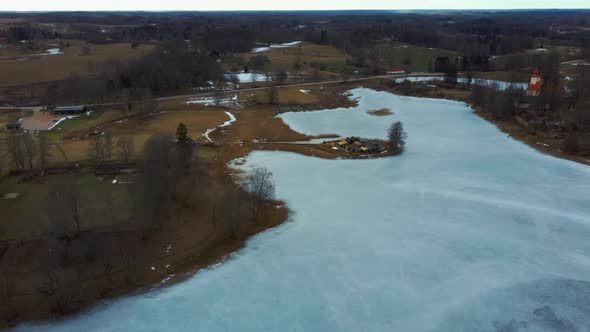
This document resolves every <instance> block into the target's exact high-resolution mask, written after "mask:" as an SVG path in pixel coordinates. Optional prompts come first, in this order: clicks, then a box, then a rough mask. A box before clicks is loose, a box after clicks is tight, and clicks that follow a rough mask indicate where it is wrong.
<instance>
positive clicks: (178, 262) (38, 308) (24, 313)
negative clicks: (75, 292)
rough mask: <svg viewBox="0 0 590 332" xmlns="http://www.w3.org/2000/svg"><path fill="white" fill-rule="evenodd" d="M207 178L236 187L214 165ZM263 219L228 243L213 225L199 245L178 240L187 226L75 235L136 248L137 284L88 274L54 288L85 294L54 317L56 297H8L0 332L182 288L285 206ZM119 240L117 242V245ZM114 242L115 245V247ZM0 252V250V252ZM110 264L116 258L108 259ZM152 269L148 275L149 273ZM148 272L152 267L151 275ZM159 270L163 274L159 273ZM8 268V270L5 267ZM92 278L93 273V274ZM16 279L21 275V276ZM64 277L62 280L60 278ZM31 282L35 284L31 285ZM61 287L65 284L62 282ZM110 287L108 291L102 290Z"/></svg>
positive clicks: (272, 204) (121, 274)
mask: <svg viewBox="0 0 590 332" xmlns="http://www.w3.org/2000/svg"><path fill="white" fill-rule="evenodd" d="M211 171H212V174H211V177H212V180H213V181H215V182H216V183H217V184H215V186H234V187H235V186H236V181H234V179H233V178H232V177H231V176H230V174H231V173H232V170H231V169H230V168H229V167H228V166H227V165H222V164H220V163H214V164H213V165H211ZM264 211H265V212H263V213H264V215H265V217H263V218H261V219H259V220H258V221H257V222H251V223H248V225H247V226H246V227H245V228H244V230H243V234H242V236H241V237H240V238H234V237H232V236H230V235H228V234H227V233H226V230H224V229H223V228H220V227H223V226H222V225H215V226H214V227H213V229H212V231H211V232H209V233H207V234H203V238H201V239H189V236H184V239H182V238H178V236H182V235H183V233H184V232H188V233H187V234H189V235H190V234H192V232H194V230H192V227H193V226H190V225H188V226H184V227H183V226H182V225H176V224H174V225H166V224H164V225H163V228H162V230H161V231H158V232H156V233H154V234H152V235H149V236H148V238H147V239H145V240H139V239H140V238H141V237H142V234H143V233H144V232H143V231H141V230H127V231H125V230H116V229H114V230H112V231H107V232H96V231H89V232H85V233H84V234H82V235H81V238H80V239H81V240H92V239H95V240H96V239H97V238H98V239H100V238H101V237H104V238H105V239H111V240H112V239H117V238H119V240H118V241H119V242H118V243H119V245H123V244H121V243H122V242H124V241H129V239H137V240H130V241H136V242H137V244H136V245H137V246H138V247H137V248H138V249H137V255H138V256H137V260H138V263H137V265H138V267H137V269H138V270H137V273H138V277H137V280H136V281H135V282H133V283H127V282H125V281H124V280H125V275H126V274H127V273H128V272H127V271H125V269H124V267H123V266H120V265H114V269H113V270H112V271H111V272H109V273H105V272H99V273H91V274H90V275H89V276H88V278H87V279H84V280H83V281H78V282H80V284H78V285H72V284H71V283H62V284H60V285H59V286H58V288H57V292H58V293H59V292H67V291H68V289H70V288H76V289H77V288H80V289H81V290H83V289H86V290H88V293H87V294H85V297H84V300H83V302H80V303H77V302H76V303H77V304H75V307H72V308H70V307H68V308H67V309H65V310H63V311H60V312H58V311H56V309H55V307H54V306H55V301H56V299H57V297H58V296H59V295H58V294H55V295H49V296H48V295H44V294H43V293H42V292H40V291H39V290H38V289H37V287H36V284H33V285H32V286H31V287H32V288H31V289H32V291H29V292H25V293H23V292H22V290H21V291H20V292H19V291H18V290H17V291H15V293H12V294H10V295H9V296H8V297H7V298H6V299H4V300H3V305H2V307H0V314H2V315H1V316H2V317H1V319H0V329H4V328H11V327H15V326H18V325H20V324H23V323H30V324H33V325H35V324H43V323H45V322H52V321H59V320H61V319H68V318H69V317H75V316H76V315H81V314H84V312H87V311H89V310H93V309H94V308H96V307H98V306H99V305H100V304H101V303H103V302H105V301H107V302H108V301H111V300H117V299H119V298H122V297H124V296H129V295H133V294H141V293H143V292H149V291H151V290H153V289H157V288H162V287H167V286H170V285H174V284H176V283H178V282H182V281H184V280H186V279H188V278H191V277H193V276H194V275H195V274H197V273H199V272H201V271H203V270H207V269H209V268H212V267H215V266H216V265H218V264H222V263H224V262H225V261H227V260H231V259H232V255H234V254H235V253H237V252H239V251H240V250H242V249H243V248H244V247H245V246H246V245H247V242H248V240H249V239H250V238H251V237H252V236H255V235H257V234H259V233H261V232H264V231H266V230H269V229H272V228H275V227H277V226H280V225H282V224H283V223H285V222H286V221H288V219H289V214H290V212H289V210H288V208H287V206H286V204H285V203H284V202H282V201H280V200H272V201H267V202H266V203H264ZM209 219H210V218H206V219H204V220H203V221H202V222H205V223H216V222H217V221H215V220H209ZM177 238H178V241H177V242H174V244H175V247H174V250H173V251H171V252H170V253H168V252H166V253H162V252H161V249H158V248H160V246H161V245H162V244H163V243H173V242H172V241H173V239H177ZM121 240H123V241H121ZM44 241H45V240H44V239H31V240H28V241H27V240H25V241H24V242H23V241H20V240H18V241H7V242H4V243H0V244H4V245H5V248H6V249H7V250H8V249H10V248H15V247H17V248H18V247H19V246H25V247H26V246H31V245H33V246H44ZM116 243H117V240H115V244H116ZM0 249H2V248H0ZM111 258H116V257H111ZM86 264H88V265H87V266H88V269H91V270H92V269H96V268H97V267H96V266H93V263H86ZM150 266H152V270H150V269H149V267H150ZM153 266H156V267H158V268H157V270H154V268H153ZM164 266H165V268H164ZM7 268H8V266H7ZM12 269H15V271H20V270H21V269H22V268H21V267H13V268H12ZM66 269H69V267H66V268H64V269H63V270H58V271H59V272H58V273H59V274H58V275H61V274H63V273H66V274H67V273H69V272H67V271H68V270H66ZM25 271H28V272H27V274H30V275H31V276H33V275H35V276H36V279H39V278H43V276H42V275H39V273H41V271H38V269H30V268H27V269H26V270H25ZM97 272H98V271H97ZM21 273H22V271H21ZM62 277H65V276H62ZM33 280H35V279H33ZM63 280H64V281H65V280H66V279H63ZM108 283H111V284H112V286H105V284H108ZM24 308H31V309H32V310H24Z"/></svg>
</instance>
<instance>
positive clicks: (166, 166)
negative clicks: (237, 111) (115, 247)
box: [135, 135, 177, 230]
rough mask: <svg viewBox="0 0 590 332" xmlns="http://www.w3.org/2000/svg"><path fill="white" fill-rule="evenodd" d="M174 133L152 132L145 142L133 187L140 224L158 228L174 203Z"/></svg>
mask: <svg viewBox="0 0 590 332" xmlns="http://www.w3.org/2000/svg"><path fill="white" fill-rule="evenodd" d="M174 141H175V140H174V137H173V136H168V135H154V136H152V137H151V138H150V139H149V140H148V141H147V142H146V143H145V145H144V153H143V162H142V167H141V168H142V172H141V173H140V175H139V176H138V179H137V183H136V186H135V189H136V195H135V198H136V204H135V207H136V213H135V215H136V216H137V218H138V221H139V222H140V225H143V226H145V227H146V228H148V229H151V230H158V229H159V228H160V226H161V225H162V223H163V222H165V221H166V220H168V218H169V216H170V212H171V210H172V206H173V203H174V194H175V188H176V181H177V179H176V178H175V176H176V175H177V166H176V161H177V149H176V147H175V142H174Z"/></svg>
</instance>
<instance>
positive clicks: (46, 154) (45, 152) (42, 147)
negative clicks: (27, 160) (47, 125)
mask: <svg viewBox="0 0 590 332" xmlns="http://www.w3.org/2000/svg"><path fill="white" fill-rule="evenodd" d="M49 158H51V153H50V151H49V140H48V139H47V133H46V132H45V131H42V132H40V133H39V169H40V170H41V176H44V175H45V169H46V168H47V163H48V159H49Z"/></svg>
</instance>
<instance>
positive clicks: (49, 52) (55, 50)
mask: <svg viewBox="0 0 590 332" xmlns="http://www.w3.org/2000/svg"><path fill="white" fill-rule="evenodd" d="M45 52H47V55H59V54H64V52H63V51H62V50H61V49H59V48H50V49H48V50H47V51H45Z"/></svg>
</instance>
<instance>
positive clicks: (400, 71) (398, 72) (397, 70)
mask: <svg viewBox="0 0 590 332" xmlns="http://www.w3.org/2000/svg"><path fill="white" fill-rule="evenodd" d="M387 74H388V75H405V74H406V70H405V69H404V68H391V69H389V70H388V71H387Z"/></svg>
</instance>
